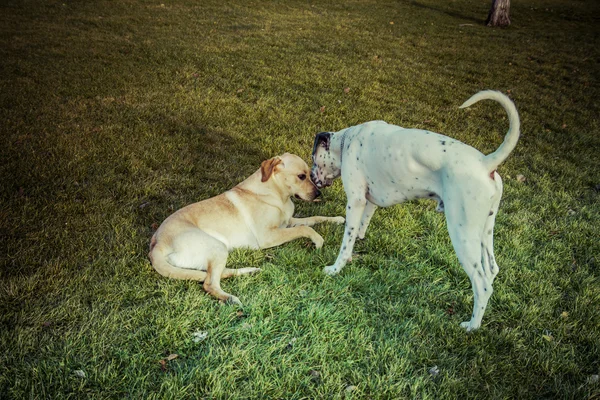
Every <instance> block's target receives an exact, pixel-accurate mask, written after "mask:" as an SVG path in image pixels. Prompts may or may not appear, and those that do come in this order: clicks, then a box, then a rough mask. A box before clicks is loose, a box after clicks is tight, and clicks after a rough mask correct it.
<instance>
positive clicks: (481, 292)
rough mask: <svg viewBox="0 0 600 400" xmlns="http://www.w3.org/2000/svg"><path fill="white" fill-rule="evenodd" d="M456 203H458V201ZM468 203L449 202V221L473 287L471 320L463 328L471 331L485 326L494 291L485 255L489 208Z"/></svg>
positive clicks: (455, 243)
mask: <svg viewBox="0 0 600 400" xmlns="http://www.w3.org/2000/svg"><path fill="white" fill-rule="evenodd" d="M456 200H458V202H457V203H455V202H454V201H456ZM467 203H468V202H465V199H464V198H462V199H460V198H458V199H448V200H447V201H446V220H447V224H448V233H449V234H450V239H451V240H452V244H453V246H454V250H455V251H456V255H457V256H458V259H459V261H460V264H461V265H462V267H463V269H464V271H465V272H466V273H467V275H468V276H469V279H470V280H471V286H472V288H473V313H472V314H471V319H470V320H469V321H465V322H463V323H461V326H462V327H463V328H466V329H467V331H471V330H474V329H477V328H479V327H480V326H481V320H482V318H483V314H484V313H485V309H486V307H487V303H488V300H489V299H490V296H491V295H492V292H493V291H494V289H493V287H492V281H493V274H492V272H491V271H490V269H489V268H485V267H484V253H486V251H487V247H486V244H487V240H488V238H486V237H484V235H483V233H484V232H483V230H484V226H485V225H486V217H487V215H486V213H489V209H484V210H482V209H481V207H480V205H481V202H477V203H478V204H467ZM484 203H485V202H484ZM457 204H458V205H457ZM467 210H469V211H467Z"/></svg>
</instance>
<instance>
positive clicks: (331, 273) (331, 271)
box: [323, 265, 340, 276]
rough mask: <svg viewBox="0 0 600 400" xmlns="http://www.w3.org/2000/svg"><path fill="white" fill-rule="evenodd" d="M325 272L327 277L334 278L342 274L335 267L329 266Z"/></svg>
mask: <svg viewBox="0 0 600 400" xmlns="http://www.w3.org/2000/svg"><path fill="white" fill-rule="evenodd" d="M323 272H324V273H325V275H329V276H334V275H337V273H338V272H340V270H339V269H338V268H337V267H336V266H335V265H329V266H327V267H325V268H323Z"/></svg>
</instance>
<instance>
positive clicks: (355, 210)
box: [323, 197, 367, 275]
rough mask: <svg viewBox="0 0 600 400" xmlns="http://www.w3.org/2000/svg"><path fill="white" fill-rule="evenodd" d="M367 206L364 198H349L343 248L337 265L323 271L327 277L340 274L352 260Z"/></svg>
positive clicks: (336, 262) (336, 261)
mask: <svg viewBox="0 0 600 400" xmlns="http://www.w3.org/2000/svg"><path fill="white" fill-rule="evenodd" d="M366 205H367V199H366V198H364V197H362V198H360V197H357V198H354V199H352V198H348V205H347V206H346V229H345V231H344V238H343V239H342V247H341V249H340V254H339V255H338V258H337V260H335V264H333V265H329V266H327V267H325V268H324V269H323V272H325V273H326V274H327V275H335V274H337V273H338V272H340V271H341V270H342V268H344V266H345V265H346V263H348V261H350V259H351V258H352V249H353V248H354V242H355V241H356V237H357V235H358V230H359V226H360V221H361V219H362V216H363V214H364V212H365V206H366Z"/></svg>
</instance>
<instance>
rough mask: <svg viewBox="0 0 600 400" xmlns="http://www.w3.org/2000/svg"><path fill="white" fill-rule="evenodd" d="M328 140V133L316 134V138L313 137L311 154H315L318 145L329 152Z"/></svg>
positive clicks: (329, 134)
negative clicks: (313, 143) (313, 142)
mask: <svg viewBox="0 0 600 400" xmlns="http://www.w3.org/2000/svg"><path fill="white" fill-rule="evenodd" d="M330 140H331V133H330V132H320V133H317V136H315V145H314V146H313V151H312V153H313V154H315V152H316V151H317V147H319V145H321V146H323V147H325V151H329V141H330Z"/></svg>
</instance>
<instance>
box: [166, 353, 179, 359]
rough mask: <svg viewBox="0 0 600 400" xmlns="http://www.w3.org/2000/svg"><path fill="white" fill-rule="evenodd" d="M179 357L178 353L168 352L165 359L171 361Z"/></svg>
mask: <svg viewBox="0 0 600 400" xmlns="http://www.w3.org/2000/svg"><path fill="white" fill-rule="evenodd" d="M177 357H179V354H169V355H168V356H167V358H166V360H167V361H171V360H174V359H176V358H177Z"/></svg>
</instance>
